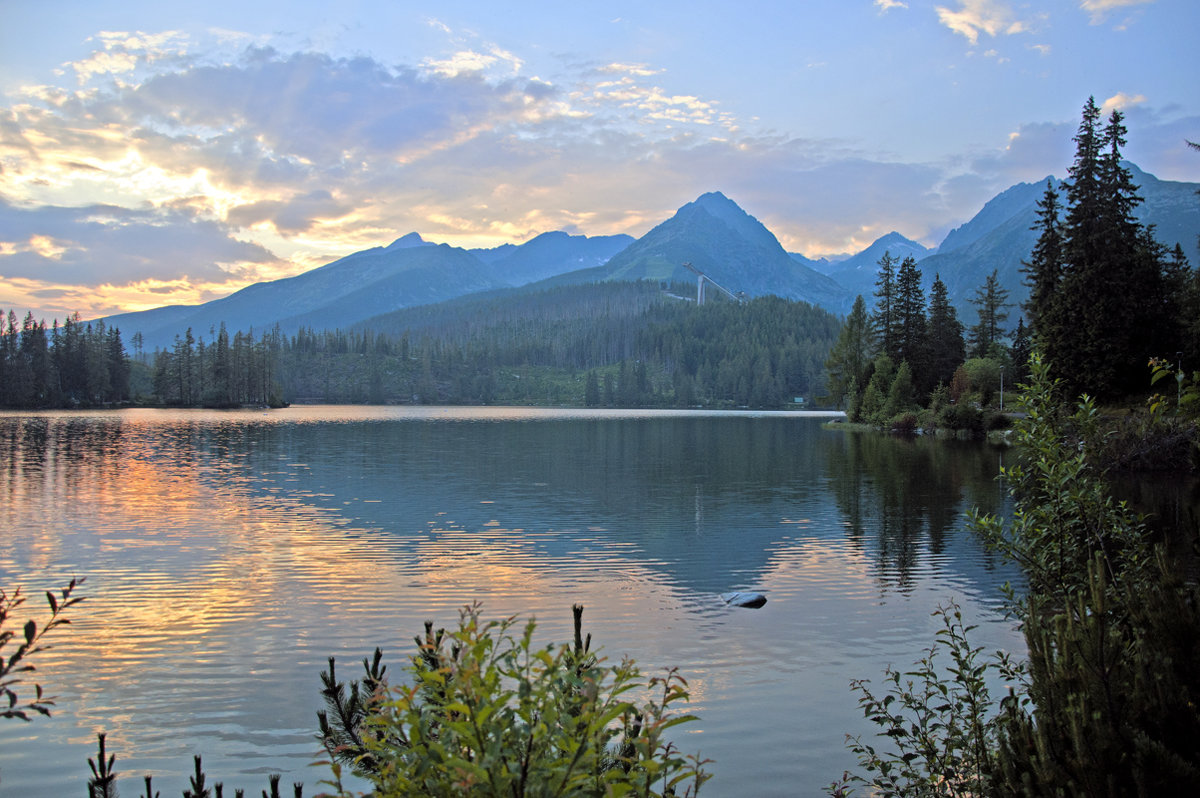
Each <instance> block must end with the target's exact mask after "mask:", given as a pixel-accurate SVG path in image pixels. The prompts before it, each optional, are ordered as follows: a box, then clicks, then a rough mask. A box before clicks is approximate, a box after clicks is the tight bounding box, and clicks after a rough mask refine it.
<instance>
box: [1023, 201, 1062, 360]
mask: <svg viewBox="0 0 1200 798" xmlns="http://www.w3.org/2000/svg"><path fill="white" fill-rule="evenodd" d="M1037 208H1038V210H1037V216H1038V221H1037V224H1035V225H1034V226H1033V227H1032V229H1033V230H1037V231H1038V233H1039V235H1038V240H1037V243H1036V244H1035V245H1034V247H1033V253H1032V255H1031V256H1030V258H1029V260H1028V261H1027V262H1023V263H1022V264H1021V265H1022V269H1021V271H1023V272H1024V273H1025V275H1026V277H1025V285H1026V286H1028V288H1029V298H1028V299H1027V300H1026V301H1025V305H1024V308H1025V312H1026V314H1028V316H1029V320H1030V326H1032V327H1033V332H1034V335H1036V336H1037V339H1038V342H1039V344H1041V346H1042V351H1043V353H1045V354H1046V355H1047V356H1048V357H1049V358H1050V359H1051V360H1053V359H1055V358H1054V356H1053V350H1054V349H1055V348H1056V347H1057V346H1058V335H1059V332H1060V331H1059V329H1058V324H1059V321H1058V319H1057V316H1056V314H1057V311H1058V308H1059V307H1060V305H1059V304H1058V300H1059V299H1060V297H1059V289H1060V287H1061V283H1062V277H1063V237H1062V220H1061V219H1060V218H1059V215H1060V213H1061V211H1062V206H1061V204H1060V203H1059V199H1058V191H1057V190H1055V188H1054V179H1053V178H1051V179H1049V180H1047V181H1046V192H1045V193H1044V194H1043V195H1042V198H1041V199H1040V200H1039V201H1038V204H1037Z"/></svg>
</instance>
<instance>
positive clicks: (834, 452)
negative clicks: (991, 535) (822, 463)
mask: <svg viewBox="0 0 1200 798" xmlns="http://www.w3.org/2000/svg"><path fill="white" fill-rule="evenodd" d="M825 452H826V456H827V466H826V468H827V473H828V475H829V479H830V486H831V489H832V492H833V494H834V497H835V498H836V501H837V504H838V508H839V509H840V510H841V512H842V515H843V517H844V519H845V520H844V523H845V525H846V531H847V534H848V535H849V537H850V539H851V540H852V541H854V543H855V544H856V545H857V546H860V547H862V548H863V550H873V555H874V558H875V560H876V563H877V567H878V575H879V579H880V582H881V584H883V585H885V586H887V587H890V588H893V589H896V590H899V591H901V592H905V591H908V590H911V589H912V587H913V585H914V576H915V571H917V570H918V569H920V568H921V567H924V566H925V565H926V564H928V563H929V562H930V561H931V560H934V561H940V562H945V563H946V564H947V565H948V566H949V567H954V568H959V569H964V570H965V571H967V572H969V573H970V575H972V576H973V577H975V578H980V579H981V580H982V581H983V582H984V583H990V582H991V581H992V578H988V577H985V576H984V575H983V574H981V573H977V571H978V570H979V569H982V570H983V571H986V572H991V571H993V570H994V569H995V568H997V567H998V563H997V561H996V560H995V559H994V558H993V557H989V556H987V554H986V553H982V555H981V552H980V551H979V550H978V547H977V546H976V545H970V546H968V547H967V548H966V549H965V550H964V548H963V546H962V545H961V543H962V542H963V536H962V535H960V534H956V533H957V532H960V531H961V529H962V526H963V515H964V513H966V512H967V511H968V510H970V509H971V508H976V509H978V510H979V511H980V512H983V513H997V512H1001V510H1002V508H1003V506H1004V505H1005V504H1006V496H1005V491H1004V488H1003V486H1002V485H1001V484H1000V482H999V480H998V479H997V477H998V474H999V472H1000V467H1001V466H1002V465H1003V458H1004V449H1000V448H991V447H985V446H981V445H979V444H976V443H972V442H965V441H957V440H937V439H931V438H925V437H918V438H903V437H894V436H885V435H878V434H874V433H848V434H845V435H842V436H839V437H838V438H837V439H836V441H831V442H830V443H829V445H828V446H827V447H826V449H825ZM969 542H970V543H971V544H974V543H975V542H974V541H969ZM1006 575H1011V574H1006Z"/></svg>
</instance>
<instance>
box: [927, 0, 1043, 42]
mask: <svg viewBox="0 0 1200 798" xmlns="http://www.w3.org/2000/svg"><path fill="white" fill-rule="evenodd" d="M958 4H959V8H958V9H957V10H953V9H950V8H946V7H945V6H938V7H937V15H938V20H939V21H940V22H941V23H942V24H943V25H945V26H946V27H947V28H949V29H950V30H952V31H954V32H955V33H958V34H961V35H962V36H964V37H965V38H966V39H967V41H969V42H970V43H971V44H972V45H975V44H977V43H978V42H979V34H980V33H986V34H987V35H988V36H991V37H993V38H995V37H996V36H1000V35H1001V34H1004V35H1012V34H1014V33H1022V32H1025V31H1028V30H1029V28H1030V25H1029V23H1028V22H1027V21H1023V20H1020V19H1017V15H1016V12H1015V11H1013V9H1012V8H1011V7H1010V6H1009V5H1008V4H1006V3H1004V2H1002V0H958Z"/></svg>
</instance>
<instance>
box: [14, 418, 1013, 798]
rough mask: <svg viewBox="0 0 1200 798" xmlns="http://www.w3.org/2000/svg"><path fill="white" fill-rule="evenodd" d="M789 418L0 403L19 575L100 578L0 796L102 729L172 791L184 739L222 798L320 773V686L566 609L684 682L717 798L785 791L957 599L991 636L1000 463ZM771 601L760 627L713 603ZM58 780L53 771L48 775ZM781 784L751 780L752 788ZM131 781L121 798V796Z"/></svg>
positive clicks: (828, 763)
mask: <svg viewBox="0 0 1200 798" xmlns="http://www.w3.org/2000/svg"><path fill="white" fill-rule="evenodd" d="M820 421H821V419H815V418H804V417H800V416H798V415H791V414H743V415H731V414H686V413H580V412H555V411H510V410H496V409H492V410H470V409H456V410H448V409H445V408H422V409H416V410H410V409H406V410H398V409H387V408H374V409H369V408H351V409H347V408H295V409H290V410H288V411H284V412H279V413H275V412H273V413H270V414H262V413H217V412H211V413H209V412H199V413H187V412H183V413H173V412H166V411H136V412H129V413H116V414H107V415H100V414H97V415H90V416H89V415H84V414H71V413H59V414H42V415H35V416H29V415H25V416H22V415H15V414H8V415H2V414H0V462H2V466H0V497H2V498H3V507H0V523H3V525H4V528H5V529H6V530H11V531H12V533H11V535H8V536H6V537H5V538H4V539H2V540H0V584H4V585H14V584H18V583H19V584H22V585H24V586H25V587H26V590H27V591H29V592H31V593H36V592H37V591H39V590H40V589H43V588H48V587H53V586H55V585H56V584H58V583H61V582H65V581H66V580H68V579H70V577H71V576H73V575H84V576H87V577H88V583H87V592H86V594H87V596H88V598H87V601H86V602H85V603H84V604H83V605H82V607H81V612H80V613H79V614H78V616H77V618H76V624H75V628H74V631H73V633H72V634H71V635H70V636H69V638H67V639H65V640H64V641H63V644H62V645H60V646H59V647H58V648H56V649H54V650H53V651H52V652H49V653H48V658H47V660H46V661H45V663H44V667H43V668H42V669H41V672H42V673H43V674H44V678H45V679H46V680H47V682H49V683H51V684H53V685H54V686H55V689H56V692H58V694H59V696H60V712H59V713H56V715H55V717H54V718H52V719H49V720H39V721H37V722H36V723H35V724H34V725H32V726H29V727H25V728H20V729H16V728H0V740H2V741H3V743H2V745H0V752H2V753H0V773H2V774H3V784H4V787H5V794H7V793H8V791H9V790H10V789H11V790H17V793H14V794H21V795H29V796H34V797H35V798H36V796H56V795H61V794H69V793H70V792H72V791H74V790H78V789H80V785H81V784H82V783H83V782H84V781H85V780H86V774H87V766H86V759H87V757H88V756H89V755H92V754H93V753H94V751H93V748H92V746H93V741H94V736H93V734H94V732H95V731H96V730H99V729H105V730H107V731H108V732H109V734H110V737H109V739H110V743H111V744H112V745H113V746H114V750H116V751H118V755H119V760H118V768H119V769H120V770H121V772H122V773H127V774H129V775H130V776H139V775H140V774H142V773H154V774H158V775H156V783H157V782H159V781H160V779H161V786H160V787H159V788H160V789H161V790H162V792H163V794H169V793H173V792H178V791H180V790H181V789H182V787H183V785H184V781H183V779H181V778H180V777H179V776H180V774H182V772H183V771H184V770H185V769H186V768H187V767H189V765H190V761H191V760H190V757H191V754H192V753H193V752H199V753H202V754H204V756H205V762H206V763H208V764H209V766H210V768H211V770H212V772H213V773H220V774H221V775H222V777H223V778H224V779H225V781H226V784H227V787H230V786H240V787H247V788H249V789H251V791H252V792H253V791H257V790H259V789H261V783H262V780H260V779H252V778H251V776H252V774H256V773H265V772H270V771H273V770H282V771H284V772H285V773H286V776H285V781H299V780H304V781H307V782H309V783H310V784H313V783H315V781H316V780H317V778H320V777H321V775H322V774H320V773H319V772H313V771H308V770H306V767H305V766H306V764H307V763H308V762H309V761H310V759H311V757H312V755H313V753H314V751H315V746H314V744H313V741H312V737H311V734H312V729H313V717H314V712H315V710H316V709H317V701H316V697H317V673H318V671H319V670H320V669H321V667H322V666H323V665H324V662H325V658H326V657H327V656H328V655H330V654H334V655H337V656H338V657H339V658H341V659H343V660H345V661H347V662H354V661H357V660H358V659H359V658H361V657H362V656H363V655H364V654H366V653H368V652H369V651H370V650H371V648H373V647H374V646H375V645H382V646H383V647H384V648H385V650H387V651H388V652H389V654H390V660H391V661H392V662H394V663H397V665H398V664H399V663H400V662H401V661H402V656H403V654H402V653H401V652H406V651H407V648H408V646H409V641H410V639H411V636H412V634H414V633H415V632H416V631H417V630H419V628H420V624H421V623H422V622H423V621H424V620H425V619H426V618H431V619H434V620H435V621H436V622H437V623H439V624H450V623H452V622H453V620H454V618H455V616H456V610H457V607H459V606H461V605H462V604H464V603H467V602H469V601H473V600H476V599H482V600H483V601H484V603H485V614H488V615H507V614H516V613H519V614H522V615H535V616H536V617H538V618H539V620H540V621H541V630H542V631H541V633H540V634H542V635H544V639H545V640H554V639H558V640H562V639H566V636H567V634H568V633H569V625H570V612H569V607H570V605H571V604H572V603H574V602H581V603H583V604H585V606H587V607H588V611H587V618H588V628H589V630H590V631H592V632H593V634H594V635H595V639H597V640H598V641H600V642H601V643H602V645H603V646H604V649H605V651H606V652H607V653H608V654H609V655H610V656H614V657H619V656H621V655H623V654H630V655H632V656H635V657H636V658H637V659H638V661H639V662H641V663H642V664H643V665H644V666H645V667H646V668H647V669H649V670H654V669H656V668H658V667H660V666H666V665H675V664H678V665H681V666H683V668H684V670H685V672H686V675H687V678H688V679H689V682H690V683H691V686H692V690H693V707H692V708H693V709H694V710H695V711H696V712H697V713H699V714H700V715H701V717H702V718H703V724H702V725H701V726H699V727H696V728H693V729H692V730H691V731H689V732H687V733H686V734H685V735H684V737H685V739H684V740H682V741H681V745H683V746H684V747H685V750H695V749H696V748H697V747H699V748H700V749H701V751H702V753H703V754H704V755H706V756H711V757H713V758H715V759H716V760H717V761H718V765H717V767H716V772H717V778H716V779H714V780H713V781H712V782H710V784H709V785H706V792H707V793H709V794H711V795H718V796H719V795H731V794H737V793H740V792H742V785H744V784H746V783H753V784H755V785H756V792H757V793H758V794H763V795H771V794H779V795H790V794H795V792H796V790H795V785H796V784H806V785H820V784H827V783H829V782H830V781H832V780H833V779H834V778H835V777H837V776H838V775H840V773H841V771H842V769H844V768H846V767H850V766H851V765H852V763H853V758H852V757H851V756H849V755H848V754H847V753H846V751H845V749H844V747H843V744H842V736H843V733H845V732H850V733H856V732H859V731H865V730H866V729H865V728H864V724H863V722H862V720H861V718H860V717H859V712H858V709H857V707H856V705H855V702H854V698H853V695H852V694H851V693H850V692H849V690H848V689H847V681H848V680H849V679H850V678H852V677H856V676H862V677H873V676H877V675H878V674H879V673H880V672H881V671H882V669H883V666H884V665H885V664H887V663H896V662H900V663H906V662H908V661H911V660H912V659H913V658H914V657H915V656H916V654H917V652H919V650H920V648H922V647H924V646H925V645H927V644H928V642H929V640H930V639H931V635H932V631H931V626H930V620H929V613H930V611H931V610H932V609H933V607H934V606H935V605H936V604H937V603H938V602H941V601H944V600H945V599H946V598H948V597H955V598H957V599H959V600H960V601H962V602H963V603H964V605H965V608H966V609H967V612H968V615H969V617H971V618H974V619H977V620H980V621H981V622H982V623H983V629H982V630H981V632H980V634H981V638H980V640H979V642H980V644H994V645H996V646H1005V647H1011V646H1014V645H1019V639H1018V638H1017V637H1016V636H1015V634H1013V632H1012V630H1011V629H1009V628H1008V627H1007V625H1005V624H1003V623H1001V622H999V621H998V619H997V616H996V615H995V614H994V612H993V609H994V607H995V604H996V601H997V595H996V586H997V585H998V584H999V583H1001V582H1003V581H1004V579H1005V578H1008V577H1009V576H1011V574H1007V573H1004V572H1003V571H1002V570H997V569H996V566H995V564H994V563H992V562H991V561H990V560H989V559H988V557H987V556H986V554H984V553H983V552H981V551H980V550H979V547H978V545H977V543H976V542H975V541H974V540H973V539H972V538H971V536H970V535H969V534H966V533H965V532H964V531H963V525H962V519H961V514H962V512H963V511H964V510H965V509H966V508H967V507H968V506H970V505H972V504H975V505H979V506H981V507H983V508H985V509H989V510H990V509H994V508H995V507H997V506H998V505H997V502H998V501H999V498H1000V496H1001V492H1000V490H999V487H998V486H997V485H996V483H995V482H994V481H993V477H994V475H995V473H996V465H997V462H996V460H997V456H998V455H997V453H995V452H993V451H991V450H987V449H983V448H980V447H972V446H969V445H961V444H950V445H943V444H941V443H940V442H936V441H917V442H906V441H897V440H893V439H889V438H882V437H879V436H859V435H847V434H845V433H842V432H838V431H831V430H825V429H822V428H821V426H820ZM738 588H752V589H761V590H764V591H765V592H766V593H767V595H768V597H769V602H768V604H767V605H766V606H765V607H764V608H763V609H762V610H757V611H745V610H732V609H730V608H727V607H725V606H723V605H722V604H721V602H720V601H719V599H717V594H718V593H719V592H722V591H726V590H731V589H738ZM45 761H56V762H63V763H67V764H66V765H64V767H63V768H61V769H59V770H56V771H55V773H53V774H51V775H50V776H47V775H46V774H44V773H42V772H40V771H39V769H38V767H37V763H39V762H45ZM760 786H761V789H759V787H760ZM130 789H132V788H130Z"/></svg>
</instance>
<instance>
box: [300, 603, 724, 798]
mask: <svg viewBox="0 0 1200 798" xmlns="http://www.w3.org/2000/svg"><path fill="white" fill-rule="evenodd" d="M581 613H582V607H579V606H576V608H575V630H576V631H575V642H574V645H573V646H569V645H563V646H557V647H556V646H546V647H544V648H538V647H535V646H534V643H533V632H534V630H535V628H536V626H535V624H534V622H533V621H529V622H527V623H525V624H524V625H523V626H520V625H519V624H518V621H517V619H516V618H506V619H503V620H496V621H487V622H485V621H482V620H481V619H480V614H479V606H478V605H474V606H470V607H467V608H465V609H464V610H463V611H462V612H461V616H460V619H459V626H458V629H457V630H455V631H453V632H446V631H444V630H442V631H439V632H437V633H434V632H433V629H432V625H431V624H427V625H426V633H425V637H424V639H421V638H417V645H418V652H417V654H416V655H415V656H414V657H413V658H412V664H411V667H410V668H409V669H408V676H409V677H410V678H411V683H409V684H406V685H391V686H389V685H387V684H386V682H384V680H383V678H382V672H381V671H380V670H379V669H378V656H377V657H376V669H375V671H374V673H372V670H371V666H370V664H369V663H366V662H365V661H364V664H365V665H366V666H367V671H368V676H367V678H366V679H365V680H364V682H363V683H362V685H356V686H354V687H352V689H351V690H350V691H349V693H343V692H342V690H341V687H340V686H339V685H338V684H337V682H336V680H335V679H333V673H332V667H331V671H330V678H329V679H327V680H326V700H327V703H329V704H330V708H331V713H330V714H332V716H333V717H334V718H335V720H334V721H332V722H330V721H326V720H323V721H322V730H323V732H322V734H323V738H324V743H325V745H326V748H327V750H329V752H330V753H331V755H332V756H333V757H334V762H333V769H334V777H335V782H334V784H333V786H334V787H335V788H337V789H338V795H341V796H348V795H349V793H347V792H345V791H344V790H342V788H341V786H340V777H341V764H340V763H339V760H340V761H341V762H342V763H344V762H346V761H347V760H349V764H350V766H351V767H352V768H353V769H354V770H355V772H356V773H357V774H358V775H359V776H362V777H364V778H366V779H368V780H369V781H370V782H371V783H372V785H373V787H374V793H373V794H374V795H378V796H384V797H386V796H406V795H482V796H501V795H503V796H518V797H519V796H535V795H536V796H558V795H563V796H566V795H571V796H591V795H595V796H602V795H605V796H606V795H629V796H664V795H675V794H676V792H677V791H678V790H683V793H682V794H684V795H694V794H695V793H696V792H697V791H698V790H699V788H700V785H701V784H703V783H704V781H705V780H706V779H707V778H708V774H706V773H705V772H704V770H703V765H704V764H705V762H704V761H702V760H700V759H699V758H698V757H697V756H684V755H682V754H681V753H680V752H679V751H678V750H677V749H676V747H675V746H674V744H673V743H671V742H670V741H668V740H667V738H666V732H667V730H669V729H671V728H673V727H675V726H677V725H679V724H681V723H686V722H688V721H690V720H693V719H694V718H693V716H692V715H686V714H684V715H680V714H674V712H673V711H672V709H673V707H672V705H674V704H676V703H677V702H679V701H686V700H687V697H688V694H687V683H686V682H685V681H684V680H683V678H682V677H681V676H680V675H679V674H678V673H677V672H676V671H674V670H670V671H668V672H667V673H666V675H665V676H662V677H655V678H650V679H644V678H643V676H642V674H641V673H640V672H639V670H638V669H637V667H636V665H635V664H634V663H633V662H630V661H628V660H625V661H622V662H621V663H619V664H615V665H609V664H607V663H606V662H605V660H603V659H601V658H599V657H597V656H596V655H594V654H593V653H591V651H590V646H591V637H590V636H588V638H587V639H586V640H584V639H583V637H582V633H581V630H580V623H581V621H580V619H581ZM368 682H373V683H374V685H375V687H374V688H373V691H372V693H371V695H370V696H366V697H365V698H364V696H365V692H364V690H363V685H366V684H367V683H368ZM647 690H648V691H650V693H651V694H650V695H649V697H646V696H644V695H643V697H642V698H641V699H638V698H636V696H637V695H638V694H640V693H644V692H645V691H647ZM339 696H342V697H341V698H340V699H339ZM354 696H357V698H353V697H354ZM351 700H357V701H358V702H359V709H358V710H355V711H357V712H358V713H359V714H358V716H357V717H355V716H354V712H351V711H348V710H346V706H345V705H346V704H347V703H349V702H350V701H351ZM345 718H348V719H349V723H348V724H346V723H343V721H342V719H345ZM339 725H340V726H341V728H340V729H339ZM326 730H328V731H326ZM347 754H349V756H347Z"/></svg>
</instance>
